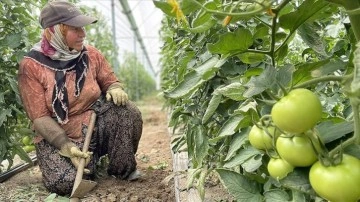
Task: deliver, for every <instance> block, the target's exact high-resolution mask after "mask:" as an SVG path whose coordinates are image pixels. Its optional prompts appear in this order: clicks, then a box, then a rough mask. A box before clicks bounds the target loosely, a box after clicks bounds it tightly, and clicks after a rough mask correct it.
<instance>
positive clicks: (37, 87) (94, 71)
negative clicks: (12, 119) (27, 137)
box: [18, 46, 118, 142]
mask: <svg viewBox="0 0 360 202" xmlns="http://www.w3.org/2000/svg"><path fill="white" fill-rule="evenodd" d="M86 48H87V50H88V56H89V69H88V72H87V74H86V79H85V83H84V87H83V88H82V90H81V94H80V96H78V97H75V96H74V95H75V78H76V75H75V71H69V72H67V73H66V84H65V85H66V88H67V92H68V99H69V117H68V118H69V122H67V123H66V124H63V125H60V126H61V127H62V128H63V129H64V130H65V132H66V133H67V135H68V137H69V138H70V139H72V140H74V141H80V140H81V136H82V133H81V129H82V125H83V124H85V125H88V124H89V121H90V115H91V110H89V108H90V107H91V105H92V104H93V103H94V102H95V101H96V100H97V99H98V98H99V97H100V95H101V93H102V92H106V90H107V89H108V87H109V86H110V85H111V84H113V83H115V82H118V79H117V77H116V75H115V73H114V72H113V70H112V69H111V67H110V64H109V63H108V62H107V60H106V59H105V57H104V56H103V55H102V54H101V53H100V52H99V51H98V50H97V49H96V48H94V47H92V46H86ZM18 76H19V77H18V85H19V92H20V96H21V100H22V102H23V106H24V108H25V111H26V114H27V116H28V117H29V119H30V120H31V121H33V120H35V119H37V118H40V117H43V116H50V117H53V116H54V112H53V108H52V95H53V90H54V84H55V71H54V70H51V69H49V68H46V67H44V65H42V64H40V63H39V62H37V61H36V60H33V59H31V58H28V57H27V58H24V59H23V60H22V61H21V63H20V67H19V73H18ZM41 139H42V137H40V136H37V137H36V138H35V142H39V141H40V140H41Z"/></svg>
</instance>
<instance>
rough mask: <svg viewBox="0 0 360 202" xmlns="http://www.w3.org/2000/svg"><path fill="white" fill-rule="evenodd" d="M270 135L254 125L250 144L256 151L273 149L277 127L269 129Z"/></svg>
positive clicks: (250, 135) (250, 133) (250, 134)
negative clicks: (273, 138)
mask: <svg viewBox="0 0 360 202" xmlns="http://www.w3.org/2000/svg"><path fill="white" fill-rule="evenodd" d="M267 131H268V133H269V134H268V133H266V131H265V130H263V129H260V128H258V127H257V126H256V125H254V126H253V127H252V128H251V130H250V132H249V137H248V138H249V141H250V144H251V145H252V146H253V147H255V148H256V149H260V150H268V149H271V148H273V144H272V141H273V140H272V137H273V136H274V134H275V127H268V128H267Z"/></svg>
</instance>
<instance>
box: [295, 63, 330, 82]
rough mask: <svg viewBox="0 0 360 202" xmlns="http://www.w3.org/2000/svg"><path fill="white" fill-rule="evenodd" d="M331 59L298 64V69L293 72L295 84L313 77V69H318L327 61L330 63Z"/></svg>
mask: <svg viewBox="0 0 360 202" xmlns="http://www.w3.org/2000/svg"><path fill="white" fill-rule="evenodd" d="M329 61H330V60H328V59H326V60H321V61H318V62H312V63H302V64H300V65H298V66H296V69H297V70H296V71H295V72H294V74H293V81H292V83H293V85H297V84H300V83H302V82H305V81H307V80H309V79H311V78H312V75H311V72H312V71H313V70H316V69H318V68H320V67H322V66H324V65H326V64H327V63H329Z"/></svg>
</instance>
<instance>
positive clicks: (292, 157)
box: [276, 134, 317, 167]
mask: <svg viewBox="0 0 360 202" xmlns="http://www.w3.org/2000/svg"><path fill="white" fill-rule="evenodd" d="M276 150H277V152H278V153H279V155H280V156H281V158H283V159H284V160H286V161H287V162H289V163H290V164H291V165H293V166H299V167H306V166H310V165H312V164H313V163H314V162H315V161H316V160H317V155H316V153H315V150H314V147H313V145H312V142H311V141H310V139H309V138H308V137H307V136H305V135H303V134H301V135H289V136H280V137H279V138H278V139H277V140H276Z"/></svg>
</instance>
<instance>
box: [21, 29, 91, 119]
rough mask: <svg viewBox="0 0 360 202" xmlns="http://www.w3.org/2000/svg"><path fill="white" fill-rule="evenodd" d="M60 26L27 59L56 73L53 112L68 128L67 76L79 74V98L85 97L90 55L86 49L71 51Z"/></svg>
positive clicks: (36, 45) (45, 34) (46, 34)
mask: <svg viewBox="0 0 360 202" xmlns="http://www.w3.org/2000/svg"><path fill="white" fill-rule="evenodd" d="M65 28H66V25H62V24H58V25H54V26H52V27H49V28H46V29H45V30H44V32H43V34H42V39H41V40H40V42H38V43H36V44H35V45H34V47H33V48H32V49H31V51H30V52H29V53H28V54H27V55H26V56H25V57H29V58H31V59H33V60H35V61H36V62H38V63H40V64H42V65H44V67H46V68H48V69H51V70H54V71H55V85H54V90H53V96H52V108H53V110H54V113H55V116H56V118H57V120H58V122H59V123H60V124H66V123H67V122H68V121H69V120H68V115H69V100H68V94H67V89H66V72H67V71H70V70H75V71H76V79H75V95H74V96H75V97H78V96H79V95H80V93H81V89H82V88H83V86H84V83H85V77H86V72H87V70H88V64H89V61H88V53H87V50H86V48H85V47H83V49H82V50H81V51H76V50H70V49H69V47H68V46H67V45H66V44H65V42H64V41H65V38H64V32H65V31H64V29H65Z"/></svg>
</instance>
